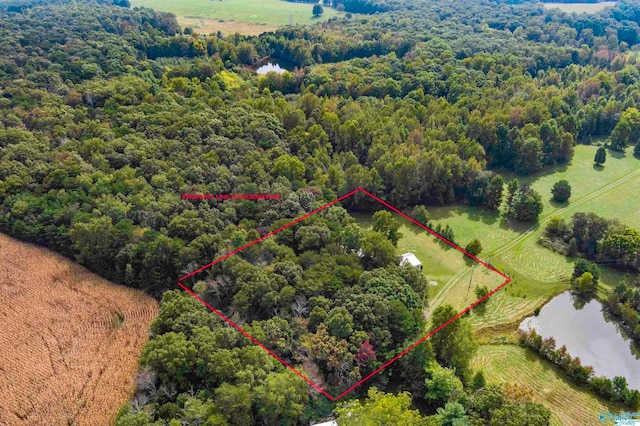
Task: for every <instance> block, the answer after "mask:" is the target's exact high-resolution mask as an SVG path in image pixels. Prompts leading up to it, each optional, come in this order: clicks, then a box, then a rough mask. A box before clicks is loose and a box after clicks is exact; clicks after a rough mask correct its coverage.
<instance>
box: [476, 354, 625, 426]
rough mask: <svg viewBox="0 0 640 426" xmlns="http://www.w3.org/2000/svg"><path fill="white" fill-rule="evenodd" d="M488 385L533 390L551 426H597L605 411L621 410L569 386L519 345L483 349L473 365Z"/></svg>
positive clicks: (564, 379)
mask: <svg viewBox="0 0 640 426" xmlns="http://www.w3.org/2000/svg"><path fill="white" fill-rule="evenodd" d="M471 364H472V368H474V369H477V370H482V371H483V372H484V376H485V377H486V378H487V381H488V382H489V383H494V384H504V383H517V384H518V385H520V386H524V387H525V388H528V389H530V390H531V392H532V395H533V399H534V401H535V402H539V403H542V404H544V405H545V406H546V407H547V408H549V409H550V410H551V414H552V417H551V424H552V425H576V426H583V425H595V424H598V423H599V421H600V420H599V414H600V412H602V411H609V412H619V411H621V408H620V407H614V406H612V405H611V404H609V403H607V402H605V401H603V400H601V399H599V398H597V397H596V396H594V395H592V394H591V393H589V392H587V391H585V390H583V389H581V388H579V387H577V386H574V385H573V384H571V383H569V382H568V381H567V379H566V378H565V377H564V375H563V374H562V373H561V372H560V371H558V370H557V368H555V367H554V366H553V365H552V364H551V363H549V362H548V361H546V360H541V359H540V358H539V357H537V356H536V355H534V354H533V353H531V352H529V351H528V350H527V349H525V348H522V347H519V346H516V345H482V346H480V349H479V350H478V353H477V354H476V356H475V358H474V359H473V361H472V363H471Z"/></svg>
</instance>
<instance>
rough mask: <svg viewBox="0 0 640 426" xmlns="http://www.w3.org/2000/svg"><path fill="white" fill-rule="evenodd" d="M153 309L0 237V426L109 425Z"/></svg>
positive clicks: (144, 299)
mask: <svg viewBox="0 0 640 426" xmlns="http://www.w3.org/2000/svg"><path fill="white" fill-rule="evenodd" d="M157 309H158V307H157V304H156V302H155V301H154V300H153V299H151V298H150V297H148V296H146V295H144V294H143V293H141V292H138V291H135V290H132V289H128V288H125V287H122V286H118V285H115V284H112V283H110V282H108V281H106V280H103V279H101V278H99V277H97V276H96V275H94V274H91V273H90V272H88V271H87V270H86V269H84V268H83V267H81V266H78V265H76V264H74V263H73V262H71V261H69V260H67V259H65V258H64V257H62V256H59V255H57V254H55V253H52V252H50V251H48V250H46V249H42V248H39V247H36V246H33V245H30V244H26V243H23V242H19V241H17V240H14V239H12V238H9V237H7V236H5V235H2V234H0V425H7V426H14V425H20V426H22V425H52V426H55V425H77V426H81V425H91V426H94V425H108V424H110V423H112V422H113V420H114V417H115V415H116V413H117V411H118V408H119V407H120V406H121V405H122V404H124V403H126V402H127V400H128V399H129V397H130V396H131V393H132V391H133V387H134V382H135V380H134V378H135V375H136V370H137V362H138V357H139V355H140V352H141V351H142V347H143V345H144V344H145V342H146V341H147V338H148V334H147V329H148V328H149V325H150V324H151V321H152V320H153V318H154V317H155V315H156V314H157Z"/></svg>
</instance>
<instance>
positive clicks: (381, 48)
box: [0, 0, 640, 425]
mask: <svg viewBox="0 0 640 426" xmlns="http://www.w3.org/2000/svg"><path fill="white" fill-rule="evenodd" d="M508 3H510V2H505V1H489V0H465V1H464V2H462V3H461V2H455V3H454V2H449V1H441V0H430V1H426V0H424V1H418V0H416V1H406V2H395V1H394V2H389V1H383V0H380V1H378V0H376V1H372V2H370V1H354V2H347V1H345V3H344V7H345V10H347V11H352V12H359V13H373V12H383V11H387V10H394V12H393V13H376V14H375V15H371V16H359V17H357V18H355V17H346V18H343V19H339V20H337V19H334V20H330V21H329V22H325V23H321V24H318V25H316V26H312V27H286V28H283V29H281V30H278V31H276V32H273V33H265V34H263V35H261V36H258V37H247V36H242V35H239V34H235V35H230V36H223V35H222V34H217V35H199V34H196V33H192V34H188V35H185V34H183V33H182V30H181V28H180V27H179V26H178V24H177V21H176V19H175V17H174V16H173V15H170V14H165V13H159V12H154V11H152V10H149V9H145V8H136V9H130V8H129V7H128V2H126V1H125V2H121V1H108V0H104V1H86V2H82V3H78V2H72V1H66V0H58V1H55V2H46V4H45V2H39V1H23V2H8V3H2V4H1V5H0V8H1V10H2V12H1V13H0V35H1V38H0V83H1V84H0V87H1V92H0V93H1V96H0V206H1V209H2V210H1V212H0V230H1V231H2V232H4V233H7V234H9V235H12V236H15V237H18V238H20V239H23V240H26V241H31V242H34V243H37V244H40V245H43V246H46V247H49V248H52V249H54V250H56V251H58V252H60V253H63V254H64V255H66V256H68V257H71V258H74V259H75V260H77V261H78V262H80V263H81V264H83V265H85V266H87V267H88V268H89V269H91V270H92V271H95V272H97V273H98V274H100V275H102V276H103V277H106V278H108V279H110V280H113V281H115V282H118V283H122V284H125V285H127V286H130V287H135V288H141V289H144V290H146V291H148V292H149V293H150V294H153V295H154V296H157V297H158V298H162V305H161V312H160V315H159V317H158V318H157V320H156V321H155V322H154V324H153V326H152V329H151V332H152V336H153V337H152V339H151V340H150V342H149V344H148V345H147V348H146V349H145V351H144V353H143V356H142V365H143V368H142V370H141V372H140V375H139V378H138V389H137V391H136V396H135V398H134V400H133V402H132V404H131V405H130V406H128V407H125V408H123V411H122V413H121V416H120V418H119V420H118V424H120V425H134V424H135V425H138V424H158V425H163V424H172V425H175V424H180V423H179V422H190V423H191V424H210V425H213V424H242V425H247V424H252V423H253V424H269V425H271V424H296V423H298V422H305V421H310V420H313V419H318V418H320V417H322V416H325V415H328V414H330V413H331V411H332V409H333V408H334V407H333V406H332V405H331V404H330V403H329V402H328V401H327V400H326V399H324V398H322V397H319V396H318V395H317V394H314V393H313V392H311V393H310V391H309V389H308V387H307V385H306V383H304V382H303V381H301V380H300V379H299V378H297V377H296V376H295V375H293V373H292V372H290V371H289V370H286V369H285V368H284V367H283V366H282V365H280V364H279V363H278V362H277V361H276V360H275V359H273V358H271V357H270V356H269V355H268V354H267V353H266V352H264V351H262V350H260V348H257V347H255V346H253V345H250V344H249V342H248V341H246V340H245V339H244V338H243V337H242V336H241V335H240V334H238V333H237V332H236V331H235V330H233V329H230V328H229V327H226V326H222V323H221V322H220V321H219V320H218V319H217V317H215V316H213V315H211V314H210V313H209V311H207V310H206V308H205V307H204V306H203V305H202V304H200V303H199V302H197V301H196V300H195V299H193V298H192V297H191V296H189V295H187V294H185V293H184V292H180V291H175V290H173V289H174V288H175V285H176V281H177V279H178V278H179V277H180V276H182V275H184V274H186V273H189V272H191V271H193V270H194V269H196V268H197V267H199V266H200V265H204V264H207V263H209V262H211V261H212V260H213V259H214V258H216V257H219V256H220V255H223V254H225V253H228V252H229V251H231V250H233V249H235V248H237V247H240V246H242V245H243V244H245V243H247V242H249V241H252V240H254V239H256V238H258V237H259V236H261V235H265V234H266V233H268V232H269V231H271V230H273V229H276V228H278V227H279V226H281V225H282V224H283V223H286V222H288V221H290V220H291V219H293V218H296V217H298V216H300V215H302V214H304V213H308V212H310V211H312V210H314V209H315V208H317V207H318V206H320V205H322V204H324V203H326V202H328V201H331V200H333V199H335V198H336V197H337V196H340V195H343V194H345V193H348V192H349V191H351V190H353V189H355V188H357V187H359V186H361V187H363V188H365V189H367V190H368V191H369V192H371V193H373V194H375V195H376V196H379V197H381V198H382V199H384V200H387V201H389V202H391V203H393V204H394V205H396V206H398V207H399V208H402V209H411V208H413V207H414V206H416V205H427V206H428V205H444V204H452V203H466V204H471V205H474V206H478V208H485V209H490V210H497V209H499V208H500V207H501V204H502V190H503V185H504V181H503V180H502V177H501V176H499V175H498V174H497V173H496V172H497V171H504V170H508V171H512V172H515V173H517V174H520V175H526V174H530V173H533V172H536V171H540V170H543V169H544V168H545V167H548V166H551V165H554V164H561V163H566V162H568V161H570V160H571V158H572V154H573V148H574V146H575V144H576V143H590V142H591V141H592V139H595V138H601V137H607V138H609V140H608V142H607V148H608V149H612V150H616V149H618V150H619V149H623V148H624V147H625V146H630V145H636V146H640V144H639V137H640V134H638V132H637V126H636V124H637V122H638V121H637V120H638V111H637V109H636V108H637V103H638V102H640V72H639V71H638V67H637V64H638V60H637V55H636V53H635V52H633V51H632V50H631V48H632V47H633V46H635V45H636V44H638V42H640V38H639V34H640V33H639V27H638V24H639V23H640V2H639V1H636V0H623V1H621V2H619V4H618V5H616V7H614V8H612V9H610V10H605V11H603V12H601V13H600V14H597V15H594V16H589V17H588V16H586V15H576V14H566V13H563V12H560V11H558V10H545V9H544V8H543V6H542V5H541V4H539V3H524V4H520V5H515V4H508ZM267 56H271V57H274V58H280V59H286V60H288V61H291V62H292V63H294V64H296V65H297V68H296V69H295V70H294V71H292V72H285V73H283V74H281V75H278V74H275V73H270V74H267V75H264V76H257V75H256V74H255V73H254V72H253V71H252V68H251V66H252V65H253V64H254V63H255V62H256V61H257V60H258V59H260V58H264V57H267ZM507 192H508V198H507V199H506V200H505V206H506V210H507V213H508V215H509V216H510V217H512V218H513V220H515V221H525V222H531V221H535V220H536V218H537V215H538V214H539V212H540V211H539V210H540V208H541V206H540V205H539V195H537V194H536V193H535V191H532V190H531V188H529V187H528V186H527V185H517V184H516V185H513V183H512V184H511V186H510V187H509V188H508V191H507ZM185 193H203V194H205V193H206V194H251V193H263V194H266V193H272V194H279V195H280V200H278V201H275V200H269V199H261V200H249V199H226V200H220V199H207V200H190V199H183V197H182V196H181V195H182V194H185ZM375 208H376V207H375V206H374V204H372V203H369V202H367V200H366V199H364V198H358V197H355V198H354V199H353V200H349V201H348V202H345V203H343V205H342V207H335V208H332V209H330V210H327V211H326V212H325V213H323V214H320V215H318V217H315V218H314V219H313V220H310V221H309V222H304V224H301V225H300V226H298V227H295V228H291V229H289V230H287V232H283V233H281V234H278V237H277V238H274V239H269V240H266V241H265V242H263V243H261V244H260V245H256V246H255V247H254V248H253V249H252V250H248V251H246V253H244V254H243V256H242V257H238V258H237V259H234V260H233V261H229V262H228V263H224V264H220V265H219V267H217V269H212V270H211V271H210V273H209V275H206V276H202V277H200V276H198V277H194V279H193V280H192V281H193V282H190V283H189V284H190V285H191V286H192V288H193V290H194V291H195V292H196V293H198V294H200V295H201V296H202V297H203V298H205V299H206V300H207V301H209V302H210V303H212V304H214V305H216V306H219V307H220V309H221V310H223V311H224V312H225V313H227V314H229V315H231V316H234V318H235V319H237V320H238V321H240V322H243V323H244V324H245V325H246V327H247V328H248V329H251V331H252V332H253V333H254V335H259V336H264V341H265V342H270V343H269V345H270V348H271V349H272V350H274V351H275V352H276V353H278V354H279V355H280V356H282V357H283V358H285V359H287V360H289V361H291V362H292V363H294V364H296V363H297V364H300V365H301V366H302V367H301V368H302V369H303V370H304V369H305V368H306V369H307V370H308V371H307V370H305V371H306V372H307V373H308V374H310V375H312V374H317V375H318V377H321V380H322V381H324V382H325V383H326V384H327V385H329V386H330V387H332V388H333V389H335V390H337V391H339V390H341V389H345V388H347V387H348V386H349V384H352V383H354V382H355V381H357V380H358V378H360V377H363V376H364V375H366V374H367V373H368V372H370V371H372V370H373V369H374V368H375V367H376V366H377V365H380V363H381V362H383V361H384V360H386V359H388V358H389V357H391V356H393V355H394V354H397V353H398V352H399V351H400V350H402V349H403V348H405V347H406V346H407V342H408V341H410V340H411V338H415V337H416V336H418V335H421V334H424V331H423V328H424V327H425V324H424V319H423V318H422V316H421V315H420V312H421V309H422V308H423V307H424V306H426V305H427V303H428V300H427V297H426V293H425V290H424V287H425V283H424V282H423V280H424V279H423V277H422V276H421V275H419V274H416V273H415V271H411V270H410V269H406V268H400V267H397V266H395V259H394V257H393V256H392V255H390V254H389V253H393V251H394V249H395V248H394V246H393V243H394V242H393V235H391V234H389V232H386V233H385V230H386V231H388V230H389V229H390V228H389V227H387V226H386V225H383V224H382V223H383V222H385V220H386V219H385V218H381V216H380V215H378V219H379V221H380V223H381V224H380V225H379V229H378V230H377V231H366V230H363V229H361V228H360V227H358V226H357V225H355V224H354V223H353V221H352V220H351V218H350V216H349V214H348V213H349V212H351V211H360V212H363V211H365V212H366V211H370V212H373V210H374V209H375ZM614 228H615V229H614ZM614 228H612V232H613V233H612V234H611V235H610V236H609V237H608V238H610V239H611V240H612V244H613V245H612V246H611V250H618V249H617V248H616V247H617V246H615V244H618V241H620V242H624V241H626V240H625V238H627V236H628V232H627V231H626V230H624V229H621V228H620V229H618V228H616V227H614ZM563 229H564V228H563ZM635 233H637V231H635ZM563 235H564V234H563ZM632 237H633V238H636V239H637V236H636V235H635V234H633V236H632ZM563 238H567V241H568V243H570V242H571V240H572V238H573V240H575V247H576V249H577V250H579V251H581V252H585V253H586V254H587V255H593V254H594V253H591V252H589V250H590V246H589V243H588V241H586V240H580V237H579V236H576V237H574V236H573V235H572V236H569V235H568V234H567V235H566V236H563ZM616 238H617V239H616ZM629 238H631V237H629ZM613 240H615V241H613ZM623 240H624V241H623ZM614 243H615V244H614ZM358 248H362V249H363V251H364V253H365V256H364V257H360V256H358V255H357V254H356V253H355V252H354V250H356V251H357V249H358ZM385 253H387V254H388V255H385ZM616 253H617V252H616ZM619 260H620V262H636V264H634V265H632V264H629V265H626V264H625V266H630V267H632V266H634V267H636V268H637V259H635V260H634V259H631V260H628V259H627V258H626V257H624V253H622V254H620V257H619ZM256 288H259V289H260V292H257V291H256ZM621 294H624V292H622V293H621ZM622 300H623V301H622ZM626 300H627V298H626V297H625V298H624V299H621V301H622V302H621V303H626ZM453 315H455V311H453V310H452V309H451V308H450V307H446V306H444V307H439V308H438V309H437V310H436V311H435V313H434V316H433V318H432V320H433V321H434V322H436V323H437V322H438V321H440V324H442V323H444V322H445V321H446V320H448V319H449V318H451V317H452V316H453ZM636 315H637V313H636ZM456 324H457V325H456V327H447V329H445V330H447V333H450V334H449V335H448V336H449V337H451V336H453V337H455V339H453V340H455V342H456V345H453V346H451V345H447V344H446V341H444V340H437V339H436V340H433V341H430V342H431V343H425V344H423V345H421V347H420V348H418V349H416V350H414V351H413V352H411V353H410V355H408V356H406V357H404V358H402V359H401V360H400V361H399V362H398V367H397V369H388V370H385V372H383V373H382V374H380V375H377V376H375V378H374V380H373V381H372V382H371V383H370V386H371V388H370V389H367V387H363V388H362V389H358V391H357V392H356V393H354V395H353V396H354V397H355V396H364V395H366V394H367V392H369V396H370V399H369V400H367V401H368V402H364V401H363V404H364V405H363V406H361V407H360V408H359V409H362V412H363V413H366V412H367V411H366V410H367V404H374V405H375V404H389V405H390V406H394V407H396V408H397V410H398V415H407V418H415V419H416V420H415V424H466V423H460V422H464V421H466V422H469V423H471V424H503V423H506V420H507V419H514V418H520V419H525V420H523V421H529V423H528V424H535V425H538V424H539V425H543V424H548V421H549V412H548V410H546V409H545V408H544V407H542V406H541V405H539V404H534V403H532V402H531V401H530V397H528V396H526V395H525V396H523V395H522V393H521V392H517V391H514V390H513V389H507V390H502V389H500V388H497V387H494V386H488V385H486V384H485V383H484V379H483V377H482V375H481V374H479V373H476V372H473V371H470V370H469V368H468V357H471V356H472V354H473V348H474V347H475V343H474V341H473V336H472V335H471V332H470V328H469V325H468V324H467V323H466V322H465V321H464V320H461V321H459V322H456ZM442 336H446V334H442ZM453 337H452V338H453ZM323 342H324V343H323ZM326 342H331V344H329V345H328V347H325V346H323V344H325V345H326ZM312 370H313V371H312ZM400 378H403V379H404V380H400ZM374 386H375V388H377V390H376V389H375V388H374ZM427 389H428V390H427ZM390 390H394V391H398V390H404V391H408V392H410V393H411V395H412V398H413V399H414V401H418V402H417V404H418V405H419V406H420V407H421V408H420V411H421V412H420V413H414V411H415V410H413V409H411V408H409V406H408V404H406V403H405V402H406V401H404V399H402V397H401V396H394V395H391V394H387V393H385V392H386V391H390ZM283 395H284V397H283ZM400 395H403V394H400ZM403 401H404V402H403ZM355 409H356V408H354V410H355ZM338 412H339V411H338ZM371 412H375V410H372V411H371ZM409 413H413V414H411V415H410V414H409ZM363 415H365V414H363ZM242 416H244V417H242ZM346 417H348V416H347V415H346V414H345V418H346ZM455 419H458V420H459V423H454V420H455ZM345 422H348V420H345ZM447 422H449V423H447ZM345 424H348V423H345ZM412 424H413V423H412ZM518 424H524V423H518Z"/></svg>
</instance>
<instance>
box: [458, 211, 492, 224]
mask: <svg viewBox="0 0 640 426" xmlns="http://www.w3.org/2000/svg"><path fill="white" fill-rule="evenodd" d="M464 212H465V213H466V214H467V217H468V218H469V220H472V221H474V222H482V223H484V224H485V225H493V224H494V223H496V222H497V221H498V218H499V217H500V213H499V212H493V211H490V210H487V209H484V208H482V207H468V208H465V209H464Z"/></svg>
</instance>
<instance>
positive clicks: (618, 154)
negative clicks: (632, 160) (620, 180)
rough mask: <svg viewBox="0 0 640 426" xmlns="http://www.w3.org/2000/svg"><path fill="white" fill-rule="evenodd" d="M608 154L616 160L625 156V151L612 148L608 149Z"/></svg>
mask: <svg viewBox="0 0 640 426" xmlns="http://www.w3.org/2000/svg"><path fill="white" fill-rule="evenodd" d="M609 156H611V157H612V158H615V159H617V160H620V159H623V158H627V153H626V152H625V151H615V150H613V149H610V150H609Z"/></svg>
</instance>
